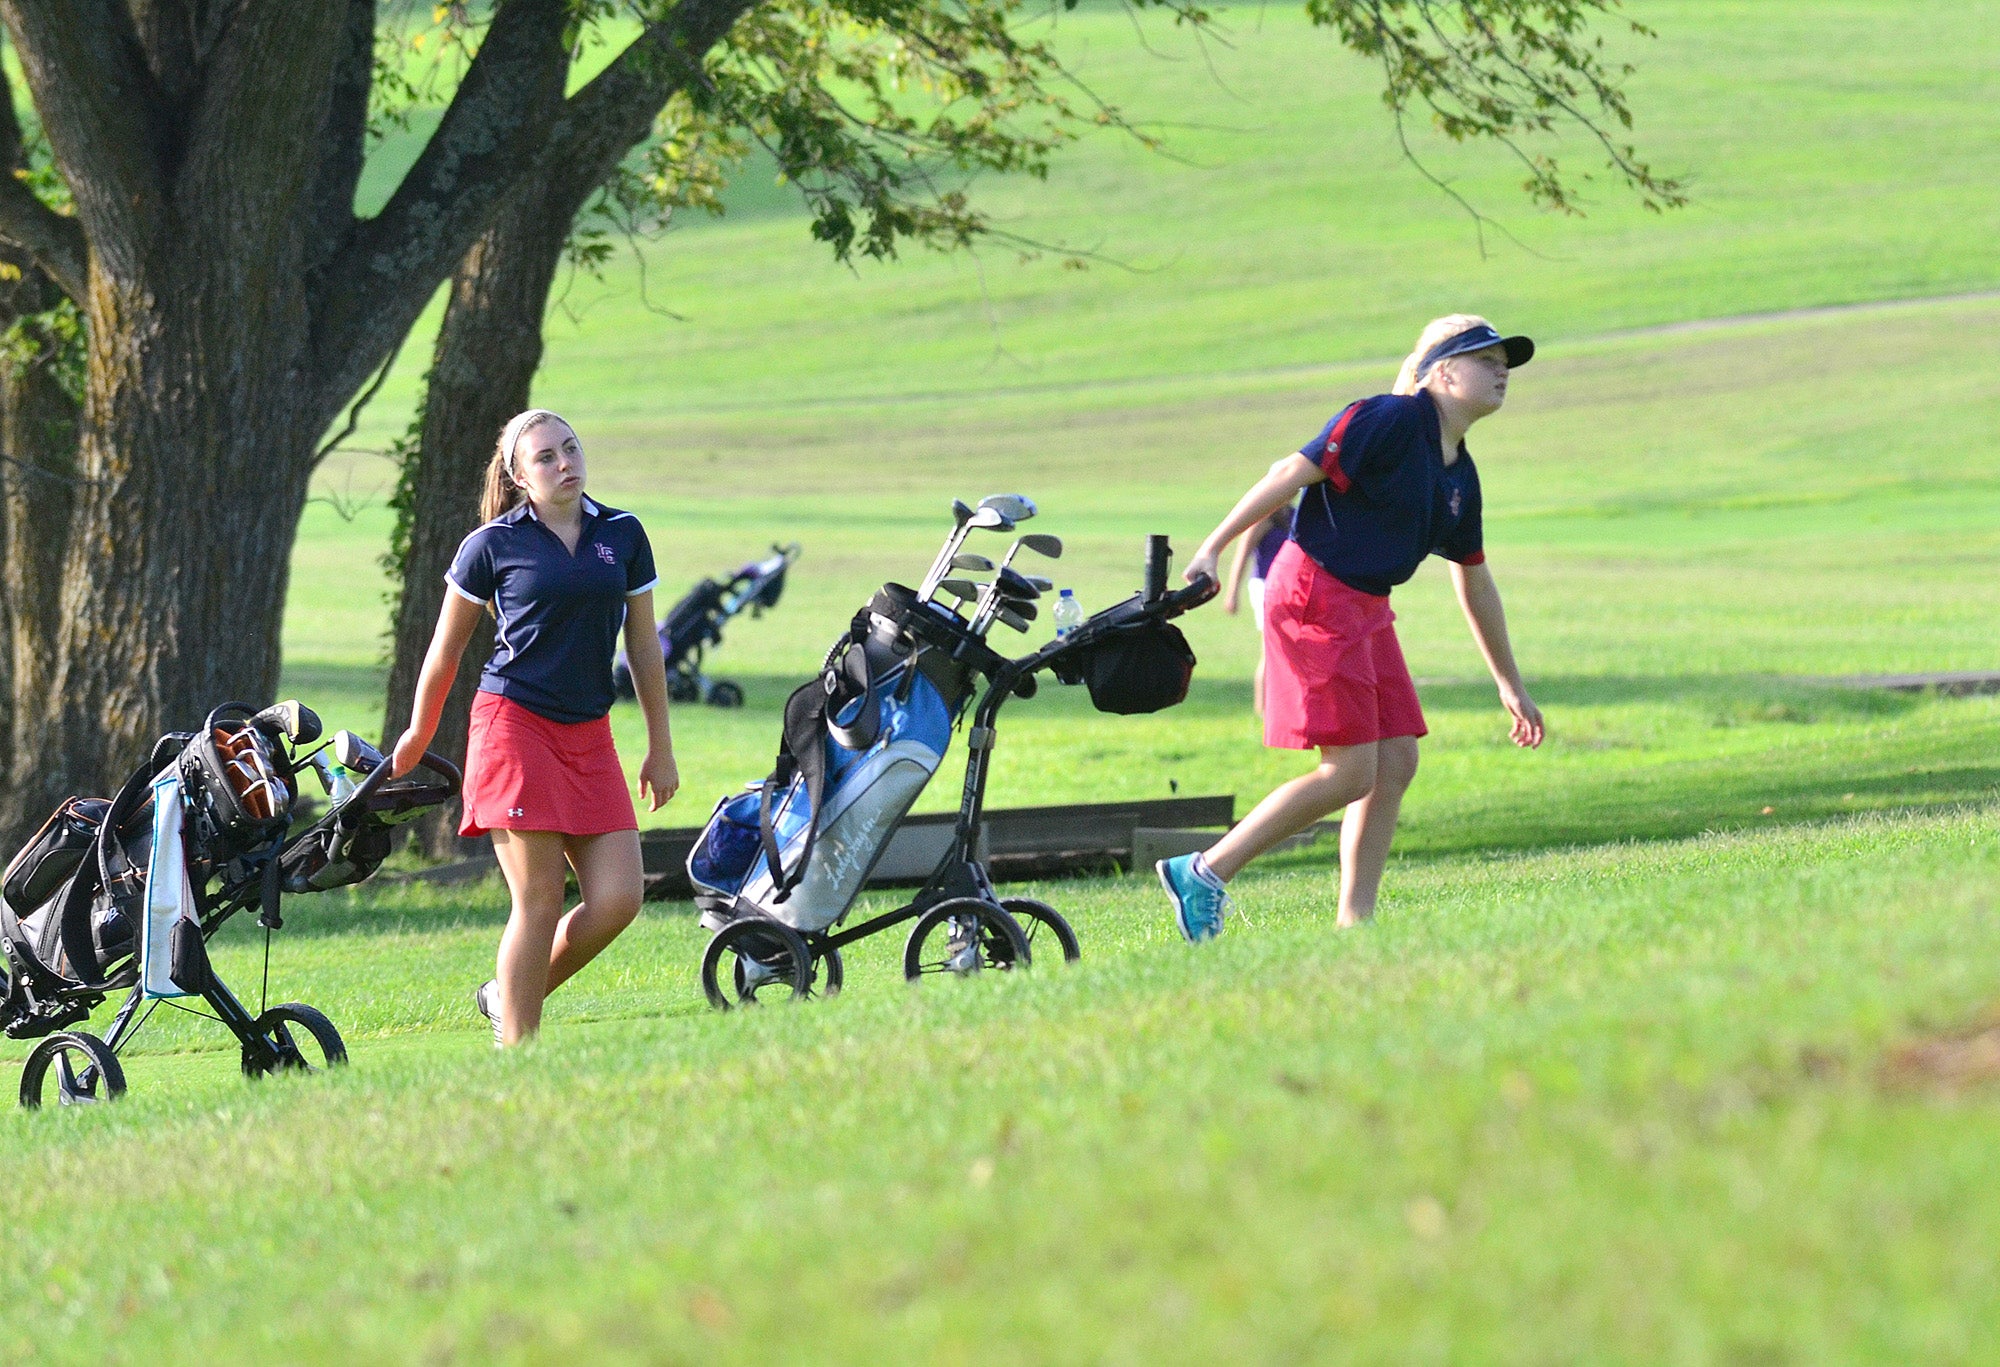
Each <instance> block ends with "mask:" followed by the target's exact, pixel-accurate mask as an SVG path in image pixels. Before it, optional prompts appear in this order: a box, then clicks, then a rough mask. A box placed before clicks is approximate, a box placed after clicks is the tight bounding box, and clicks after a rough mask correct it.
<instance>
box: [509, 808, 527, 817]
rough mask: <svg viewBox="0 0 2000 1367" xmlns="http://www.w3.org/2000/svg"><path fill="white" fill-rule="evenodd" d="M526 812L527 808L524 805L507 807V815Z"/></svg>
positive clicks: (524, 814) (519, 814) (517, 814)
mask: <svg viewBox="0 0 2000 1367" xmlns="http://www.w3.org/2000/svg"><path fill="white" fill-rule="evenodd" d="M527 814H528V809H527V808H526V807H509V808H508V809H507V815H509V816H526V815H527Z"/></svg>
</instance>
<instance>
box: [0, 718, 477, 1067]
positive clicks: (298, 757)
mask: <svg viewBox="0 0 2000 1367" xmlns="http://www.w3.org/2000/svg"><path fill="white" fill-rule="evenodd" d="M319 735H320V722H319V718H318V717H317V716H315V715H313V713H312V712H311V710H310V709H308V708H305V707H302V706H300V705H299V704H298V703H296V702H285V703H279V704H277V705H276V706H273V707H268V708H265V709H263V710H262V711H256V710H254V709H252V708H250V707H248V706H246V705H244V704H240V703H225V704H223V705H222V706H220V707H217V708H215V709H214V710H213V711H211V712H210V713H209V715H208V718H207V720H206V721H205V722H204V723H203V725H202V728H201V729H200V730H199V731H195V732H174V733H169V734H168V735H165V736H162V737H161V738H160V740H159V741H158V742H157V743H156V744H155V745H154V747H153V753H152V755H151V757H150V758H149V759H148V760H147V761H146V763H144V764H142V765H140V766H138V767H137V768H136V769H134V770H133V772H132V774H131V776H130V777H129V778H128V779H127V780H126V781H125V783H124V784H123V785H122V786H121V787H120V788H119V790H118V793H117V794H116V796H114V797H112V798H111V799H109V800H108V801H107V800H105V799H103V798H94V797H72V798H69V799H68V800H66V801H65V802H63V803H62V804H61V805H60V806H59V807H57V808H56V810H55V812H54V813H53V814H52V815H51V816H50V817H49V819H48V820H47V821H46V822H44V823H43V825H42V828H41V829H40V830H39V831H38V832H36V834H35V836H34V838H33V839H31V840H30V841H29V842H28V843H27V845H26V846H25V847H23V848H22V850H21V851H20V853H18V854H17V855H15V857H14V858H13V860H12V861H10V862H9V863H8V865H7V868H6V870H5V872H4V873H0V956H4V959H5V966H6V973H5V976H4V980H0V1029H4V1031H5V1032H6V1034H8V1035H9V1036H12V1037H14V1038H17V1039H38V1040H40V1041H41V1042H40V1043H39V1044H37V1045H36V1047H35V1048H34V1049H33V1050H31V1051H30V1052H29V1054H28V1057H27V1060H26V1062H25V1063H24V1065H23V1070H22V1075H21V1088H20V1091H21V1102H22V1104H23V1105H25V1106H36V1105H39V1104H40V1103H41V1094H42V1084H43V1081H44V1079H45V1078H46V1077H47V1076H48V1075H49V1073H50V1070H51V1068H54V1070H55V1074H56V1077H57V1095H58V1097H59V1099H61V1100H62V1101H63V1102H64V1103H65V1104H69V1103H74V1102H81V1101H92V1100H105V1099H109V1097H111V1096H115V1095H117V1094H119V1093H120V1092H122V1091H123V1090H124V1086H125V1084H124V1077H123V1073H122V1070H121V1069H120V1067H119V1065H118V1061H117V1053H118V1050H119V1049H120V1048H122V1047H123V1045H124V1044H125V1043H126V1041H128V1040H129V1039H130V1038H131V1036H132V1034H133V1033H135V1032H136V1031H137V1030H138V1029H139V1028H140V1027H141V1026H142V1025H143V1024H144V1023H145V1021H146V1020H147V1019H148V1018H149V1016H148V1014H147V1013H146V1012H145V1011H142V1010H141V1008H142V1007H146V1006H148V1005H149V1004H150V1003H152V1002H155V1001H157V1000H158V999H161V998H167V997H183V996H185V997H200V998H203V999H204V1000H205V1002H206V1006H207V1010H206V1011H205V1012H202V1013H199V1014H206V1015H209V1016H211V1017H213V1018H214V1019H217V1020H220V1021H221V1022H222V1024H223V1025H224V1026H226V1027H227V1028H228V1029H229V1030H230V1031H231V1032H232V1033H233V1034H234V1035H235V1036H236V1038H237V1040H238V1042H239V1043H240V1044H241V1045H242V1049H243V1067H244V1070H245V1071H246V1072H248V1073H252V1074H257V1073H262V1072H269V1071H272V1070H274V1069H277V1068H281V1067H305V1066H308V1062H307V1060H306V1058H305V1056H304V1055H303V1054H302V1053H301V1052H300V1049H299V1047H298V1045H297V1036H295V1035H294V1034H293V1033H292V1031H293V1027H297V1028H298V1029H299V1030H302V1031H303V1032H305V1034H307V1035H309V1036H310V1037H311V1039H312V1040H313V1041H314V1042H315V1043H316V1045H317V1047H318V1048H319V1049H320V1052H321V1056H322V1058H323V1059H324V1060H326V1061H327V1062H338V1061H340V1060H341V1059H343V1058H345V1047H344V1046H343V1045H342V1044H341V1042H340V1036H339V1032H338V1031H337V1030H335V1029H334V1027H333V1024H332V1022H330V1021H328V1020H327V1019H326V1018H325V1016H323V1015H322V1014H320V1013H319V1012H317V1011H314V1010H313V1009H312V1008H310V1007H307V1006H304V1005H302V1004H300V1003H296V1002H292V1003H285V1004H282V1005H279V1006H273V1007H269V1008H268V1009H264V1010H261V1011H260V1013H259V1014H255V1015H253V1014H251V1012H250V1011H249V1010H248V1009H247V1008H246V1007H245V1006H244V1005H243V1004H242V1003H241V1002H239V1001H238V1000H237V999H236V998H235V997H234V996H233V995H232V994H231V993H230V991H229V989H228V987H227V986H225V985H224V984H223V983H222V981H221V980H220V979H219V978H218V977H217V976H216V975H215V972H214V970H213V968H212V966H211V965H210V963H209V959H208V952H207V942H208V939H209V937H210V936H212V935H213V934H214V933H215V932H216V931H217V930H218V929H219V928H220V927H221V925H222V923H223V922H224V921H226V920H228V919H229V917H231V916H232V915H234V914H235V913H236V912H238V911H243V910H247V909H249V908H252V907H255V908H257V909H258V913H259V914H258V917H257V921H258V924H259V925H261V926H263V927H265V928H266V929H267V930H275V929H277V928H278V927H279V926H280V925H282V921H281V919H280V916H279V899H280V897H281V895H282V894H283V893H284V892H286V891H293V892H297V891H320V890H323V889H326V888H330V887H338V886H340V885H342V884H344V883H353V882H358V881H360V880H361V879H363V878H365V877H367V876H368V875H369V874H371V873H373V872H374V871H375V869H376V868H377V867H379V866H380V864H381V861H382V858H383V857H384V856H386V854H387V853H388V846H389V828H390V826H391V825H392V824H393V823H395V822H396V821H398V820H407V819H408V818H409V817H411V816H414V815H416V814H417V813H418V812H420V811H423V810H425V809H427V808H430V807H434V806H436V805H437V804H438V803H440V802H444V801H447V800H449V799H450V798H451V797H453V796H455V795H456V794H457V792H458V788H459V776H458V771H457V770H456V769H455V768H454V767H453V766H452V765H450V764H449V763H448V762H447V761H445V760H442V759H440V758H439V757H437V756H435V755H428V754H427V755H425V756H424V757H423V759H422V761H421V763H420V766H419V768H420V769H421V770H423V771H424V773H423V774H422V775H421V776H420V775H419V774H416V773H413V774H411V775H409V776H407V777H406V778H404V779H401V780H396V781H394V782H391V781H389V779H390V775H389V766H388V765H387V764H386V763H383V762H382V761H381V756H380V755H379V754H377V753H376V752H374V751H373V749H372V748H371V747H369V746H368V745H367V743H366V742H365V741H361V740H360V739H359V738H358V737H355V736H353V735H351V734H350V733H347V732H342V733H341V734H340V735H338V736H336V737H335V738H334V740H333V742H332V743H331V745H330V746H327V747H322V748H321V749H318V750H309V747H311V746H312V744H313V742H315V741H316V740H318V739H319ZM328 749H331V750H332V751H333V752H334V753H335V755H337V756H340V757H341V763H343V764H350V763H351V764H354V765H356V766H357V767H358V768H360V769H361V771H362V772H363V773H364V774H365V775H366V776H365V777H364V778H363V779H362V780H361V782H360V783H359V784H350V783H347V782H346V777H345V771H344V770H339V769H336V768H335V767H334V765H333V763H332V762H331V761H330V760H329V758H328V756H327V755H326V754H325V753H324V752H325V750H328ZM307 768H311V769H313V770H315V771H316V772H317V773H318V774H319V777H320V779H321V781H322V783H323V784H324V786H325V787H326V788H327V791H328V794H329V796H330V797H332V798H333V801H332V802H331V803H330V805H329V807H328V809H327V811H326V812H325V814H324V815H322V816H321V817H320V819H319V820H318V821H317V822H315V823H313V824H312V825H311V826H309V827H308V828H307V829H305V830H304V831H301V832H299V833H297V834H293V832H292V824H293V821H294V818H295V817H296V815H297V813H298V808H299V784H298V779H299V775H300V774H301V773H303V772H304V771H305V770H306V769H307ZM126 989H130V992H129V995H128V996H127V998H126V1000H125V1002H124V1004H123V1006H121V1007H120V1009H119V1011H118V1013H117V1015H116V1018H115V1019H114V1020H113V1021H112V1022H111V1024H110V1027H109V1029H107V1030H106V1031H105V1033H104V1036H103V1038H101V1039H100V1038H98V1037H97V1036H95V1035H92V1034H89V1033H87V1032H85V1031H82V1030H75V1029H71V1028H70V1027H72V1026H75V1025H78V1024H79V1023H81V1022H83V1021H84V1020H86V1019H87V1018H88V1017H89V1016H90V1014H91V1013H92V1011H93V1010H94V1009H95V1008H96V1007H97V1006H98V1005H99V1004H100V1003H102V1002H103V1001H104V1000H105V998H106V997H107V996H109V995H110V994H111V993H113V992H117V991H122V990H126Z"/></svg>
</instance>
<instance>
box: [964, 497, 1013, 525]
mask: <svg viewBox="0 0 2000 1367" xmlns="http://www.w3.org/2000/svg"><path fill="white" fill-rule="evenodd" d="M965 525H966V526H968V527H971V528H973V529H975V530H977V531H982V532H1011V531H1013V530H1014V519H1013V518H1011V517H1009V516H1007V514H1005V513H1003V512H1001V511H1000V510H999V509H998V508H988V507H986V506H984V505H983V504H982V505H981V506H980V507H978V508H976V509H974V510H973V513H972V517H971V520H970V521H968V522H967V523H966V524H965Z"/></svg>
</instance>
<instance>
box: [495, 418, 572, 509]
mask: <svg viewBox="0 0 2000 1367" xmlns="http://www.w3.org/2000/svg"><path fill="white" fill-rule="evenodd" d="M550 419H554V420H555V421H557V422H562V421H563V417H562V415H561V414H559V413H551V412H550V411H549V410H548V409H546V408H530V409H528V410H527V411H526V412H524V413H516V414H515V415H514V416H513V417H511V418H509V419H508V420H507V426H506V428H505V429H504V430H503V431H502V432H501V433H500V440H499V441H498V442H497V443H496V444H495V445H494V447H493V459H492V460H490V461H488V462H487V463H486V478H485V481H484V482H483V484H482V486H481V488H480V491H479V520H480V521H481V522H482V523H485V522H491V521H492V520H493V519H494V518H496V517H500V516H501V515H503V514H505V513H510V512H512V511H513V510H514V509H515V508H517V507H518V506H520V503H521V501H522V500H523V499H525V498H526V497H527V496H528V495H527V493H526V491H525V490H523V489H522V488H521V486H520V484H519V483H518V482H516V480H515V478H514V447H515V445H516V444H517V443H518V442H519V441H520V440H521V438H522V437H523V436H525V435H526V434H527V432H528V431H529V429H531V428H535V427H539V426H541V425H542V424H543V423H545V422H548V421H549V420H550Z"/></svg>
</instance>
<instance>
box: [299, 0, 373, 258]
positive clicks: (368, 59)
mask: <svg viewBox="0 0 2000 1367" xmlns="http://www.w3.org/2000/svg"><path fill="white" fill-rule="evenodd" d="M346 4H347V35H346V38H345V40H344V41H345V43H346V47H345V50H344V51H342V53H341V55H340V65H339V67H338V68H337V69H336V70H335V72H334V77H333V100H332V103H331V104H330V106H329V107H328V109H327V111H326V128H325V131H324V132H323V133H322V134H321V135H320V136H319V137H318V138H316V139H314V140H313V141H314V145H315V146H316V147H319V148H322V149H324V150H323V153H322V155H321V157H320V162H319V165H318V166H316V167H315V168H314V171H313V183H312V190H311V194H312V197H313V204H312V220H311V227H310V229H309V231H310V233H311V235H312V241H311V242H310V243H309V244H308V247H307V251H308V253H309V255H308V258H307V259H308V261H309V262H310V263H311V265H310V266H309V269H311V270H315V271H317V270H318V269H319V268H320V267H321V266H322V265H324V263H325V262H327V261H328V260H330V259H331V258H332V257H333V256H334V255H335V254H336V253H337V252H338V251H339V250H340V249H341V247H343V246H345V245H346V243H347V240H348V238H349V236H350V235H351V234H352V233H353V231H354V225H355V222H356V219H355V217H354V190H355V187H356V186H357V185H359V184H360V183H361V169H362V166H363V165H364V163H365V162H366V160H367V148H368V97H369V91H370V88H371V86H372V84H373V82H374V76H375V0H346Z"/></svg>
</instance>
